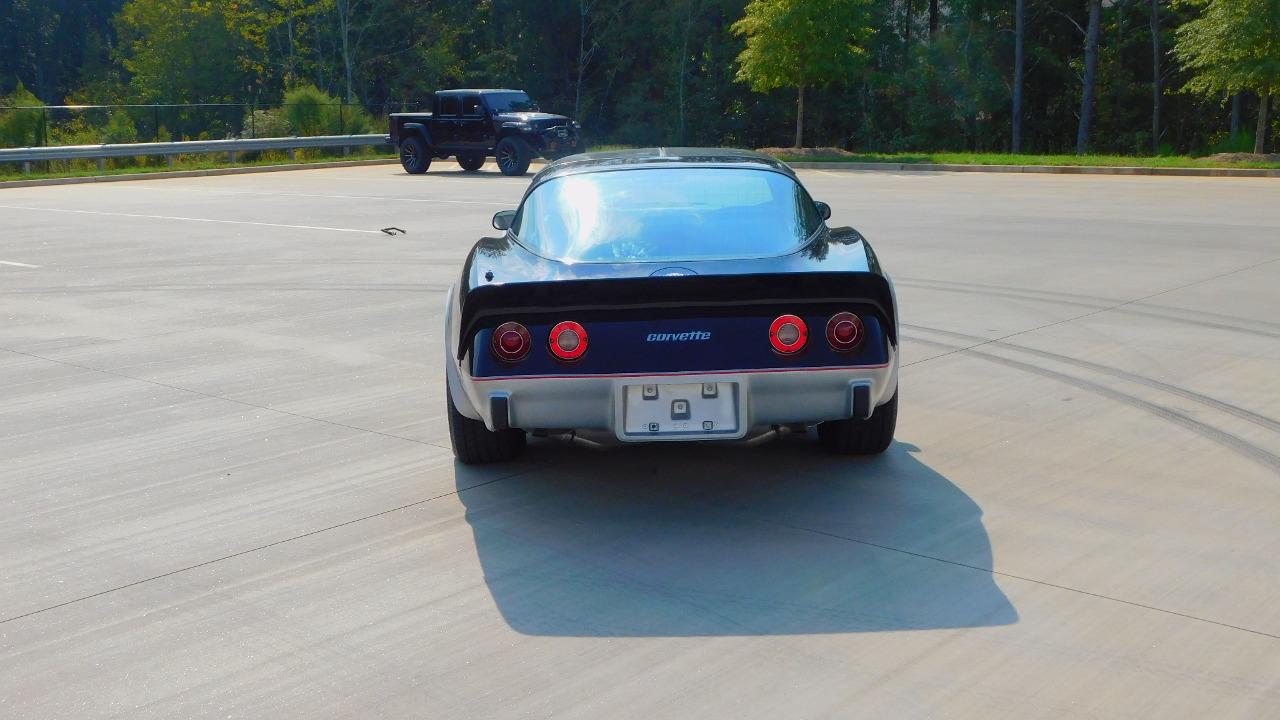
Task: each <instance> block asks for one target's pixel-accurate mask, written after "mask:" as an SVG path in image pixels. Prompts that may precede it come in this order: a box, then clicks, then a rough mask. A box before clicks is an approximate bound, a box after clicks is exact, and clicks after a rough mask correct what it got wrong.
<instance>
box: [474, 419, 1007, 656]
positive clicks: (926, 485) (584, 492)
mask: <svg viewBox="0 0 1280 720" xmlns="http://www.w3.org/2000/svg"><path fill="white" fill-rule="evenodd" d="M915 453H916V448H914V447H913V446H911V445H908V444H904V443H896V444H895V445H894V446H893V447H892V448H890V449H889V451H888V452H887V453H885V454H884V455H883V456H881V457H878V458H874V459H869V460H864V459H845V458H837V457H833V456H830V455H825V454H823V453H821V452H820V451H819V448H818V446H817V443H816V442H815V441H814V440H813V439H812V436H810V437H809V438H790V439H787V440H785V441H783V442H777V443H773V444H771V445H766V446H762V447H756V448H746V447H726V446H715V445H705V446H703V445H699V446H691V445H665V446H663V445H658V446H643V447H625V448H620V449H616V450H611V451H605V452H593V451H590V450H585V449H581V448H575V447H567V446H561V445H558V444H554V443H545V442H544V443H535V444H533V445H531V447H530V449H529V453H528V456H527V458H528V459H527V460H525V461H522V462H520V463H517V464H514V465H505V466H500V468H484V469H479V470H477V469H472V468H468V467H466V466H462V465H458V466H457V478H458V480H457V482H458V487H459V489H460V490H464V489H465V490H464V491H463V492H461V493H460V494H459V497H460V498H461V499H462V501H463V503H464V504H465V506H466V508H467V512H466V518H467V521H468V523H470V525H471V528H472V531H473V532H474V534H475V543H476V550H477V552H478V555H479V559H480V563H481V565H482V567H483V570H484V574H485V581H486V583H487V584H488V586H489V590H490V592H491V593H492V595H493V599H494V601H495V603H496V604H497V607H498V609H499V611H500V612H501V613H502V615H503V617H504V618H505V619H506V621H507V622H508V623H509V624H510V625H511V627H512V628H514V629H516V630H518V631H520V632H523V633H528V634H533V635H559V636H708V635H775V634H807V633H845V632H874V631H884V630H923V629H932V628H959V627H980V626H995V625H1008V624H1012V623H1015V622H1017V619H1018V614H1017V612H1016V611H1015V610H1014V608H1013V606H1012V605H1011V604H1010V602H1009V600H1008V598H1006V597H1005V595H1004V593H1003V592H1001V590H1000V588H999V587H998V586H997V585H996V583H995V581H994V578H993V577H992V575H991V573H990V572H988V571H987V570H986V569H987V568H991V567H992V559H991V544H990V541H989V540H988V538H987V533H986V531H985V529H984V528H983V525H982V511H981V509H980V508H979V507H978V506H977V505H976V504H975V503H974V502H973V501H972V500H971V499H970V498H969V497H968V496H967V495H965V494H964V492H962V491H961V490H960V489H959V488H958V487H956V486H955V485H954V484H953V483H951V482H949V481H948V480H947V479H946V478H945V477H943V476H941V475H939V474H938V473H937V472H935V471H933V470H932V469H930V468H929V467H928V466H926V465H924V464H923V463H921V462H920V461H919V460H917V459H916V457H915ZM512 473H519V474H516V475H513V476H510V475H511V474H512ZM503 477H505V479H501V480H496V479H497V478H503ZM485 480H496V481H493V482H489V483H488V484H484V485H480V486H476V483H477V482H484V481H485ZM466 488H470V489H466Z"/></svg>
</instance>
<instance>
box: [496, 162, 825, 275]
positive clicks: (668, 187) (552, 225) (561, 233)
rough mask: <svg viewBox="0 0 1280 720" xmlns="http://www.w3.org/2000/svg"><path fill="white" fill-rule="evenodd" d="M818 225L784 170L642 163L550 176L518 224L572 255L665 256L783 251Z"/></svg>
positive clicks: (529, 242)
mask: <svg viewBox="0 0 1280 720" xmlns="http://www.w3.org/2000/svg"><path fill="white" fill-rule="evenodd" d="M820 223H821V220H820V218H819V216H818V214H817V211H816V210H815V209H814V206H813V201H812V200H811V199H810V198H809V195H808V193H806V192H805V191H804V188H803V187H801V186H800V184H799V183H797V182H796V181H794V180H792V179H791V178H789V177H787V176H786V175H783V174H781V173H776V172H771V171H768V170H750V169H743V168H645V169H634V170H617V171H603V172H594V173H585V174H582V175H568V176H565V177H560V178H556V179H553V180H548V181H547V182H545V183H543V184H542V185H540V186H538V187H537V188H536V189H535V190H534V191H533V192H532V193H530V194H529V197H527V198H526V199H525V201H524V204H523V205H522V206H521V208H520V212H519V213H518V215H517V216H516V222H515V225H514V226H513V228H512V229H513V231H514V232H515V234H516V237H518V238H519V240H520V242H521V243H522V244H523V245H525V246H526V247H528V248H529V249H530V250H533V251H534V252H536V253H538V254H539V255H542V256H544V257H550V258H555V259H558V260H564V261H566V262H668V261H675V260H716V259H734V258H752V257H770V256H774V255H783V254H786V253H788V252H791V251H793V250H796V249H797V248H799V247H800V246H801V245H803V244H804V242H805V240H806V239H807V238H808V237H809V235H810V234H812V233H813V232H814V231H815V230H817V229H818V226H819V224H820Z"/></svg>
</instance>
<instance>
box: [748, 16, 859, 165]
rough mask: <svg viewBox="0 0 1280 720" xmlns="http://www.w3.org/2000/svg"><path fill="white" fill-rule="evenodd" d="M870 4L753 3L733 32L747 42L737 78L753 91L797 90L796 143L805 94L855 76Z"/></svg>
mask: <svg viewBox="0 0 1280 720" xmlns="http://www.w3.org/2000/svg"><path fill="white" fill-rule="evenodd" d="M870 18H871V2H870V0H751V2H749V3H747V7H746V14H745V15H743V17H742V19H741V20H738V21H737V22H736V23H734V24H733V32H734V33H735V34H737V35H740V36H742V37H744V38H746V41H747V47H746V49H744V50H743V51H742V54H740V55H739V56H738V66H739V67H738V74H737V79H738V80H739V81H741V82H744V83H747V84H748V85H750V86H751V89H752V90H755V91H756V92H768V91H770V90H775V89H778V88H795V89H796V140H795V146H796V147H801V143H802V142H803V140H804V91H805V88H807V87H815V86H821V85H827V84H829V83H832V82H836V81H839V80H843V79H845V78H848V77H850V76H853V75H855V74H856V73H858V71H859V70H860V69H861V67H862V61H863V57H864V56H865V55H866V50H865V49H864V47H863V44H864V43H865V42H866V41H867V40H868V39H869V38H870V37H871V36H872V34H873V33H874V30H873V29H872V28H871V27H870Z"/></svg>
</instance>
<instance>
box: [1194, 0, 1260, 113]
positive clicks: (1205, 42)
mask: <svg viewBox="0 0 1280 720" xmlns="http://www.w3.org/2000/svg"><path fill="white" fill-rule="evenodd" d="M1175 52H1176V54H1177V56H1178V58H1179V59H1180V60H1181V61H1182V63H1183V65H1184V66H1185V67H1186V68H1187V70H1188V71H1190V73H1191V78H1190V79H1189V80H1188V81H1187V83H1186V85H1185V88H1186V89H1187V90H1189V91H1191V92H1195V93H1200V94H1203V95H1208V96H1217V97H1220V96H1222V95H1231V94H1234V93H1237V92H1240V91H1241V90H1251V91H1253V92H1256V93H1258V94H1260V95H1270V94H1272V93H1274V92H1276V91H1277V90H1280V0H1210V1H1209V2H1208V3H1206V4H1205V7H1204V11H1203V13H1202V14H1201V15H1200V17H1198V18H1196V19H1194V20H1191V21H1190V22H1187V23H1186V24H1185V25H1183V26H1182V27H1181V28H1179V29H1178V44H1177V47H1176V49H1175Z"/></svg>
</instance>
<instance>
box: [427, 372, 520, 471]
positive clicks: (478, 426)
mask: <svg viewBox="0 0 1280 720" xmlns="http://www.w3.org/2000/svg"><path fill="white" fill-rule="evenodd" d="M444 392H445V400H446V402H448V404H449V443H450V444H451V445H453V454H454V456H455V457H457V458H458V460H460V461H461V462H463V463H465V464H467V465H483V464H486V463H495V462H505V461H507V460H514V459H516V458H517V457H519V456H520V453H522V452H524V448H525V444H526V442H527V439H526V438H525V434H524V431H523V430H518V429H515V428H512V429H510V430H498V431H496V432H495V431H493V430H490V429H489V428H487V427H485V426H484V423H483V422H481V421H479V420H472V419H471V418H469V417H467V416H466V415H463V414H462V413H460V412H458V408H456V407H454V405H453V396H452V395H450V394H449V390H448V387H447V383H446V388H445V391H444Z"/></svg>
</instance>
